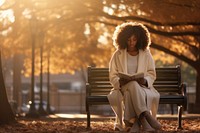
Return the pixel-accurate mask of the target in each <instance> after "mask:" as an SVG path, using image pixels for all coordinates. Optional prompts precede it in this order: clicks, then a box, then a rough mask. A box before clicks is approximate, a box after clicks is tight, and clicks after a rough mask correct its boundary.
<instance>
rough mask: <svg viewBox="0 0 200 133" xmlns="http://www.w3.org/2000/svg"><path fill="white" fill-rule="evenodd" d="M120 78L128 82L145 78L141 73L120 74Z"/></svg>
mask: <svg viewBox="0 0 200 133" xmlns="http://www.w3.org/2000/svg"><path fill="white" fill-rule="evenodd" d="M118 76H119V77H120V78H124V79H128V80H134V79H138V78H143V77H144V73H143V72H139V73H135V74H132V75H130V74H125V73H121V72H119V73H118Z"/></svg>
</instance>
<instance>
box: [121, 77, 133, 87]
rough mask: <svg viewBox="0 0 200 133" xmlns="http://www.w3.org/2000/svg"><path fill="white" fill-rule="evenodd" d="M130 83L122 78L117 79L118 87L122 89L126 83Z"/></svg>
mask: <svg viewBox="0 0 200 133" xmlns="http://www.w3.org/2000/svg"><path fill="white" fill-rule="evenodd" d="M130 81H131V80H128V79H124V78H120V79H119V84H120V87H122V86H123V85H125V84H127V83H128V82H130Z"/></svg>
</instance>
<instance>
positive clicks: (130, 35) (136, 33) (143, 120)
mask: <svg viewBox="0 0 200 133" xmlns="http://www.w3.org/2000/svg"><path fill="white" fill-rule="evenodd" d="M113 42H114V45H115V46H116V48H117V50H116V51H115V52H114V54H113V56H112V58H111V60H110V64H109V78H110V82H111V84H112V86H113V89H112V90H111V93H110V94H109V95H108V99H109V102H110V104H111V107H112V109H113V110H114V112H115V114H116V121H115V125H114V127H115V130H120V131H121V130H124V129H123V127H124V126H123V123H124V124H125V127H126V129H127V127H130V128H129V129H130V132H139V131H140V130H141V127H142V130H143V131H150V132H151V131H155V130H158V129H161V125H160V123H159V122H158V121H157V120H156V113H157V109H158V104H159V98H160V95H159V93H158V92H157V91H156V90H155V89H154V87H153V82H154V80H155V79H156V72H155V64H154V60H153V58H152V55H151V53H150V50H149V45H150V43H151V40H150V35H149V32H148V30H147V28H146V27H145V26H144V25H142V24H141V23H134V22H127V23H123V24H121V25H119V26H117V27H116V30H115V32H114V35H113ZM119 72H121V73H126V74H134V73H139V72H143V73H144V77H143V78H139V79H134V80H126V79H123V78H119V76H118V73H119Z"/></svg>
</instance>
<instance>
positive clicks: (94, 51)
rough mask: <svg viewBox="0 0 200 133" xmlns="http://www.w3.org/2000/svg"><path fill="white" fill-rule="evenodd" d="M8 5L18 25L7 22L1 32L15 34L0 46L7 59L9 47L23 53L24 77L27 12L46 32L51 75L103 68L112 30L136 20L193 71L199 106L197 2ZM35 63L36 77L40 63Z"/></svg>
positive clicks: (106, 0)
mask: <svg viewBox="0 0 200 133" xmlns="http://www.w3.org/2000/svg"><path fill="white" fill-rule="evenodd" d="M13 1H14V2H13ZM13 1H11V2H9V1H7V2H6V4H5V6H3V7H4V8H3V9H4V10H5V7H8V8H10V9H15V10H14V15H15V17H16V18H17V19H16V20H15V22H14V23H15V24H16V25H17V26H14V23H11V22H10V23H7V25H5V26H3V27H2V28H0V30H1V31H5V30H6V29H7V30H8V29H9V28H10V27H11V28H14V29H16V30H15V33H20V34H17V35H16V36H14V35H13V34H14V33H13V32H11V31H9V32H7V33H8V35H7V36H4V37H2V38H3V39H2V40H1V41H2V48H3V49H4V50H5V51H7V53H9V54H11V55H12V53H10V49H11V46H13V44H15V49H16V51H23V52H22V53H23V54H24V55H25V57H26V58H25V63H24V65H25V67H26V69H25V71H24V74H27V75H29V74H30V66H29V64H30V45H29V44H30V41H29V40H30V30H29V28H27V27H29V19H30V17H31V16H32V13H34V14H35V15H36V18H37V20H38V21H39V24H38V27H39V29H42V30H43V32H44V34H45V39H44V42H45V43H44V45H45V46H44V55H47V48H48V47H51V57H52V58H51V65H52V66H51V67H50V68H51V70H50V71H51V73H65V72H70V73H73V72H74V71H75V70H80V69H81V68H85V67H86V66H88V65H90V64H95V65H98V66H107V65H108V62H109V59H110V56H111V53H112V52H113V51H114V47H113V46H112V38H111V37H112V33H113V31H114V27H115V26H116V25H118V24H120V23H122V22H126V21H138V22H142V23H144V24H145V25H146V26H147V28H148V29H149V31H150V32H151V37H152V45H151V47H152V48H155V49H158V50H161V51H164V52H166V53H168V54H171V55H173V56H175V57H177V58H179V59H180V60H182V61H184V62H186V63H188V64H189V65H191V66H192V67H193V68H194V69H195V70H196V71H197V78H196V86H197V87H196V104H197V103H200V97H199V96H198V95H199V91H200V67H199V66H200V58H199V57H200V16H199V10H200V7H199V5H200V1H198V0H189V1H188V0H182V1H181V2H180V1H179V0H173V1H171V0H165V1H159V0H154V1H149V0H134V1H129V0H118V1H116V0H103V1H102V0H96V1H94V0H84V1H82V0H73V1H69V0H59V2H58V1H53V0H49V1H40V0H34V1H33V0H30V1H26V0H21V1H20V2H18V1H17V0H13ZM13 3H14V4H13ZM6 5H7V6H6ZM8 5H9V6H8ZM17 5H18V6H17ZM19 5H20V6H19ZM20 14H23V15H20ZM38 48H39V47H38ZM38 48H37V49H38ZM45 49H46V53H45ZM38 52H39V50H36V53H38ZM88 53H89V54H88ZM5 54H6V52H5ZM36 55H39V54H36ZM80 55H81V56H80ZM99 57H101V58H99ZM37 58H39V57H37ZM36 60H37V59H36ZM36 62H37V63H36V66H38V67H37V69H36V71H38V74H39V65H37V64H39V60H38V61H36ZM44 70H46V69H45V68H44ZM36 74H37V72H36Z"/></svg>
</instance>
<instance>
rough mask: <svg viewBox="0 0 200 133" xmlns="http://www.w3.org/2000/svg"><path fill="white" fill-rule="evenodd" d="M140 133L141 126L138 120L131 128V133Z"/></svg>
mask: <svg viewBox="0 0 200 133" xmlns="http://www.w3.org/2000/svg"><path fill="white" fill-rule="evenodd" d="M139 132H140V124H139V122H138V120H136V121H135V122H134V123H133V126H132V127H131V129H130V131H129V133H139Z"/></svg>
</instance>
